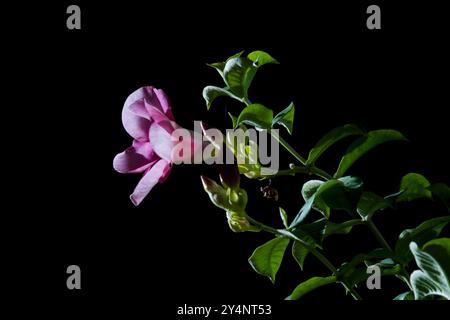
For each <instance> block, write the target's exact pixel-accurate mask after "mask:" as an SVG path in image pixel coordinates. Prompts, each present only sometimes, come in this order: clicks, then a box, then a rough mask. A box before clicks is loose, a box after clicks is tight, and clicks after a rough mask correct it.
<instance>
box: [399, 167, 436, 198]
mask: <svg viewBox="0 0 450 320" xmlns="http://www.w3.org/2000/svg"><path fill="white" fill-rule="evenodd" d="M430 186H431V184H430V182H429V181H428V180H427V179H426V178H425V177H424V176H422V175H420V174H418V173H408V174H407V175H405V176H404V177H403V178H402V181H401V182H400V190H403V193H402V194H401V195H399V196H398V197H397V201H411V200H415V199H420V198H429V199H431V191H430V190H429V189H428V188H429V187H430Z"/></svg>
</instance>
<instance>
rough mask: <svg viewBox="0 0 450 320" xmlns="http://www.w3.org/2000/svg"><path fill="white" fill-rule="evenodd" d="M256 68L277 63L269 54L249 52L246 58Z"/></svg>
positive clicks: (259, 51)
mask: <svg viewBox="0 0 450 320" xmlns="http://www.w3.org/2000/svg"><path fill="white" fill-rule="evenodd" d="M247 58H249V59H250V60H251V61H253V63H254V64H255V65H256V66H257V67H261V66H263V65H265V64H268V63H275V64H278V63H279V62H278V61H277V60H275V59H274V58H273V57H272V56H271V55H270V54H268V53H267V52H264V51H261V50H257V51H253V52H250V53H249V54H248V56H247Z"/></svg>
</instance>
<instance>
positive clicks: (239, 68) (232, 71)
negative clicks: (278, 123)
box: [223, 57, 272, 120]
mask: <svg viewBox="0 0 450 320" xmlns="http://www.w3.org/2000/svg"><path fill="white" fill-rule="evenodd" d="M256 70H257V68H256V67H255V66H254V65H253V62H252V61H251V60H249V59H247V58H241V57H237V58H232V59H230V60H228V61H227V63H226V64H225V67H224V69H223V76H224V79H225V83H226V84H227V86H228V87H229V88H230V91H231V92H232V93H233V94H234V95H236V96H238V97H239V98H241V99H244V100H247V99H248V94H247V92H248V88H249V87H250V84H251V83H252V80H253V77H254V76H255V73H256ZM271 120H272V119H271Z"/></svg>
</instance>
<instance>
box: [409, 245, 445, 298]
mask: <svg viewBox="0 0 450 320" xmlns="http://www.w3.org/2000/svg"><path fill="white" fill-rule="evenodd" d="M409 248H410V250H411V252H412V254H413V255H414V259H415V260H416V263H417V265H418V266H419V268H420V269H421V270H416V271H414V272H413V273H412V274H411V277H410V282H411V286H412V287H413V291H414V297H415V298H416V300H423V299H424V298H426V297H428V296H430V295H433V296H441V297H443V298H445V299H447V300H450V283H449V280H448V279H447V277H446V276H445V273H444V270H443V269H442V266H440V265H439V263H438V262H437V261H436V259H434V258H433V257H432V256H431V255H430V254H428V253H426V252H425V251H422V250H420V249H419V248H418V246H417V244H416V243H415V242H411V243H410V245H409Z"/></svg>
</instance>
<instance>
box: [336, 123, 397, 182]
mask: <svg viewBox="0 0 450 320" xmlns="http://www.w3.org/2000/svg"><path fill="white" fill-rule="evenodd" d="M395 140H405V137H404V136H403V135H402V134H401V133H400V132H398V131H395V130H376V131H370V132H369V133H367V134H366V135H364V136H363V137H361V138H359V139H357V140H356V141H355V142H353V143H352V144H351V145H350V147H349V148H348V149H347V151H346V153H345V155H344V157H343V158H342V159H341V162H340V163H339V168H338V170H337V171H336V173H335V174H334V176H335V177H336V178H339V177H342V176H343V175H344V173H345V172H346V171H347V170H348V169H349V168H350V167H351V166H352V165H353V163H355V161H356V160H358V159H359V158H360V157H361V156H363V155H364V154H365V153H367V152H368V151H370V150H371V149H373V148H374V147H376V146H378V145H379V144H382V143H385V142H388V141H395Z"/></svg>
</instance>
